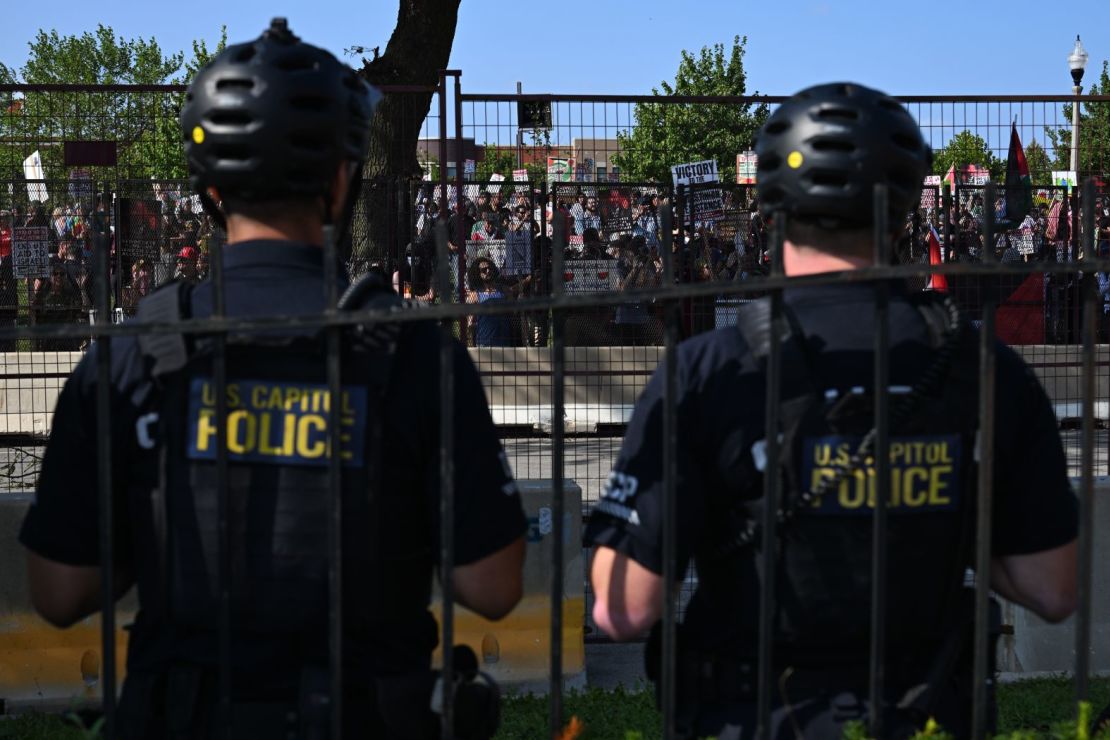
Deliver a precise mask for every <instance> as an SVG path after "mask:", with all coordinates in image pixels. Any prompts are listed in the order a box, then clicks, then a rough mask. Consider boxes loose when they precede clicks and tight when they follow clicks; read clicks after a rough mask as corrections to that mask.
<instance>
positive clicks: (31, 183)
mask: <svg viewBox="0 0 1110 740" xmlns="http://www.w3.org/2000/svg"><path fill="white" fill-rule="evenodd" d="M23 177H25V178H26V179H27V199H28V200H30V201H31V202H32V203H34V202H35V201H38V202H39V203H45V202H46V201H48V200H50V196H49V194H47V192H46V183H44V182H42V180H45V179H46V171H45V170H44V169H43V168H42V157H41V156H40V155H39V153H38V150H35V151H34V152H32V153H31V156H29V157H27V159H25V160H23ZM36 181H37V182H36Z"/></svg>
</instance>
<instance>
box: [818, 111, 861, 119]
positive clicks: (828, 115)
mask: <svg viewBox="0 0 1110 740" xmlns="http://www.w3.org/2000/svg"><path fill="white" fill-rule="evenodd" d="M817 118H819V119H821V120H822V121H828V120H834V121H858V120H859V111H857V110H853V109H852V108H824V109H822V110H819V111H817Z"/></svg>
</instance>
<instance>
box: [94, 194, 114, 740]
mask: <svg viewBox="0 0 1110 740" xmlns="http://www.w3.org/2000/svg"><path fill="white" fill-rule="evenodd" d="M107 190H108V187H107V185H105V191H107ZM108 240H109V237H108V235H107V234H104V235H101V236H100V237H99V238H98V239H97V249H96V267H97V276H96V307H97V312H96V314H97V315H96V323H97V324H109V323H111V321H112V318H111V316H110V308H111V307H110V305H109V299H108V293H109V285H108V283H109V277H108V264H109V255H108V252H109V248H110V247H109V241H108ZM111 382H112V340H111V338H110V337H103V338H102V339H99V340H98V341H97V354H96V454H97V459H98V460H99V462H100V464H99V466H98V467H97V486H98V493H99V498H100V501H99V506H100V561H101V571H100V573H101V576H100V577H101V584H100V586H101V591H100V598H101V610H100V644H101V653H102V655H103V660H102V664H103V667H102V669H101V671H102V673H101V681H102V686H101V697H102V705H103V709H104V735H105V737H107V738H109V740H113V739H114V738H115V737H116V582H115V581H116V577H115V576H116V573H115V570H116V548H115V537H116V532H115V496H114V495H113V491H112V419H111V413H112V411H111V408H112V397H111V389H112V386H111Z"/></svg>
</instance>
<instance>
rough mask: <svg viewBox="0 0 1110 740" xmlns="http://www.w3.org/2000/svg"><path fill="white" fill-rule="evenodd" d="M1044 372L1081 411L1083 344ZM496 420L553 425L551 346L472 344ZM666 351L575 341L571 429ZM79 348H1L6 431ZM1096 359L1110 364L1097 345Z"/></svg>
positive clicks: (622, 419) (52, 398) (1061, 348)
mask: <svg viewBox="0 0 1110 740" xmlns="http://www.w3.org/2000/svg"><path fill="white" fill-rule="evenodd" d="M1014 349H1015V350H1017V352H1018V353H1019V354H1020V355H1021V356H1022V357H1023V358H1025V361H1026V362H1028V363H1029V364H1030V366H1031V367H1032V368H1033V371H1034V372H1035V373H1036V374H1037V377H1038V378H1039V379H1040V381H1041V383H1042V384H1043V385H1044V387H1045V390H1046V391H1047V392H1048V397H1049V398H1050V399H1052V401H1053V405H1054V407H1055V409H1056V416H1057V418H1058V419H1060V420H1061V422H1069V421H1074V420H1076V419H1078V418H1080V416H1081V413H1082V411H1081V408H1080V404H1079V398H1080V375H1081V370H1082V366H1081V362H1082V351H1081V348H1079V347H1073V346H1069V345H1024V346H1018V347H1015V348H1014ZM470 356H471V357H472V358H473V359H474V362H475V363H476V364H477V366H478V369H479V371H480V372H481V374H482V384H483V385H484V387H485V390H486V397H487V400H488V402H489V404H490V411H491V412H492V414H493V420H494V422H495V423H496V424H497V425H499V426H517V427H520V426H524V427H528V428H531V429H535V430H539V431H542V432H549V431H550V429H551V413H552V412H551V409H552V399H551V387H552V383H551V352H550V350H548V349H547V348H546V347H488V348H471V349H470ZM662 356H663V348H662V347H654V346H652V347H568V348H567V355H566V371H567V374H566V386H565V387H566V416H565V424H566V430H567V432H569V433H571V434H575V433H592V432H594V431H597V429H598V427H600V426H606V425H617V426H619V425H623V424H627V423H628V420H629V418H631V415H632V409H633V407H634V406H635V404H636V399H637V398H639V396H640V393H641V391H643V389H644V386H645V385H646V384H647V381H648V378H650V377H651V373H652V371H653V370H654V369H655V366H656V365H657V364H658V363H659V360H660V358H661V357H662ZM80 358H81V353H80V352H6V353H0V434H5V433H7V434H37V435H42V434H46V433H47V432H48V431H49V429H50V421H51V417H52V416H53V412H54V404H55V402H56V401H57V397H58V393H59V391H60V390H61V387H62V383H63V382H64V381H65V378H66V376H67V375H68V374H69V373H70V372H71V371H72V369H73V366H74V365H76V364H77V361H78V360H79V359H80ZM1095 362H1096V363H1097V364H1098V365H1099V367H1100V368H1101V367H1102V366H1105V365H1106V364H1110V347H1108V346H1107V345H1098V347H1097V348H1096V357H1095ZM1095 397H1096V398H1097V399H1099V400H1098V401H1097V402H1096V403H1095V405H1094V412H1095V418H1096V419H1099V420H1101V421H1110V400H1108V399H1110V374H1108V373H1106V372H1105V371H1100V372H1098V373H1097V374H1096V380H1095Z"/></svg>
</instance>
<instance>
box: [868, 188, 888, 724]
mask: <svg viewBox="0 0 1110 740" xmlns="http://www.w3.org/2000/svg"><path fill="white" fill-rule="evenodd" d="M888 201H889V195H888V192H887V187H886V185H883V184H879V185H876V186H875V189H874V201H873V207H874V227H875V231H874V239H875V258H874V259H875V265H876V267H886V266H888V265H889V264H890V261H891V254H890V249H891V245H890V235H889V233H888V231H889V224H888V216H889V212H888V209H887V203H888ZM889 318H890V283H889V282H888V281H887V280H886V279H880V280H878V281H877V282H876V283H875V358H874V363H875V365H874V368H875V387H874V397H875V401H874V403H875V450H874V457H875V509H874V512H873V515H872V530H871V538H872V539H871V651H870V665H869V672H870V674H871V686H870V705H871V707H870V708H871V711H870V728H869V729H870V732H871V735H872V736H873V737H882V734H883V712H882V708H883V683H884V680H885V677H886V676H885V673H886V666H885V659H886V596H887V594H886V589H887V582H886V581H887V567H886V549H887V547H886V542H887V536H886V535H887V511H886V507H887V501H889V500H890V486H891V479H890V476H891V471H890V418H889V415H888V408H889V401H890V352H889V350H890V321H889Z"/></svg>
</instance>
